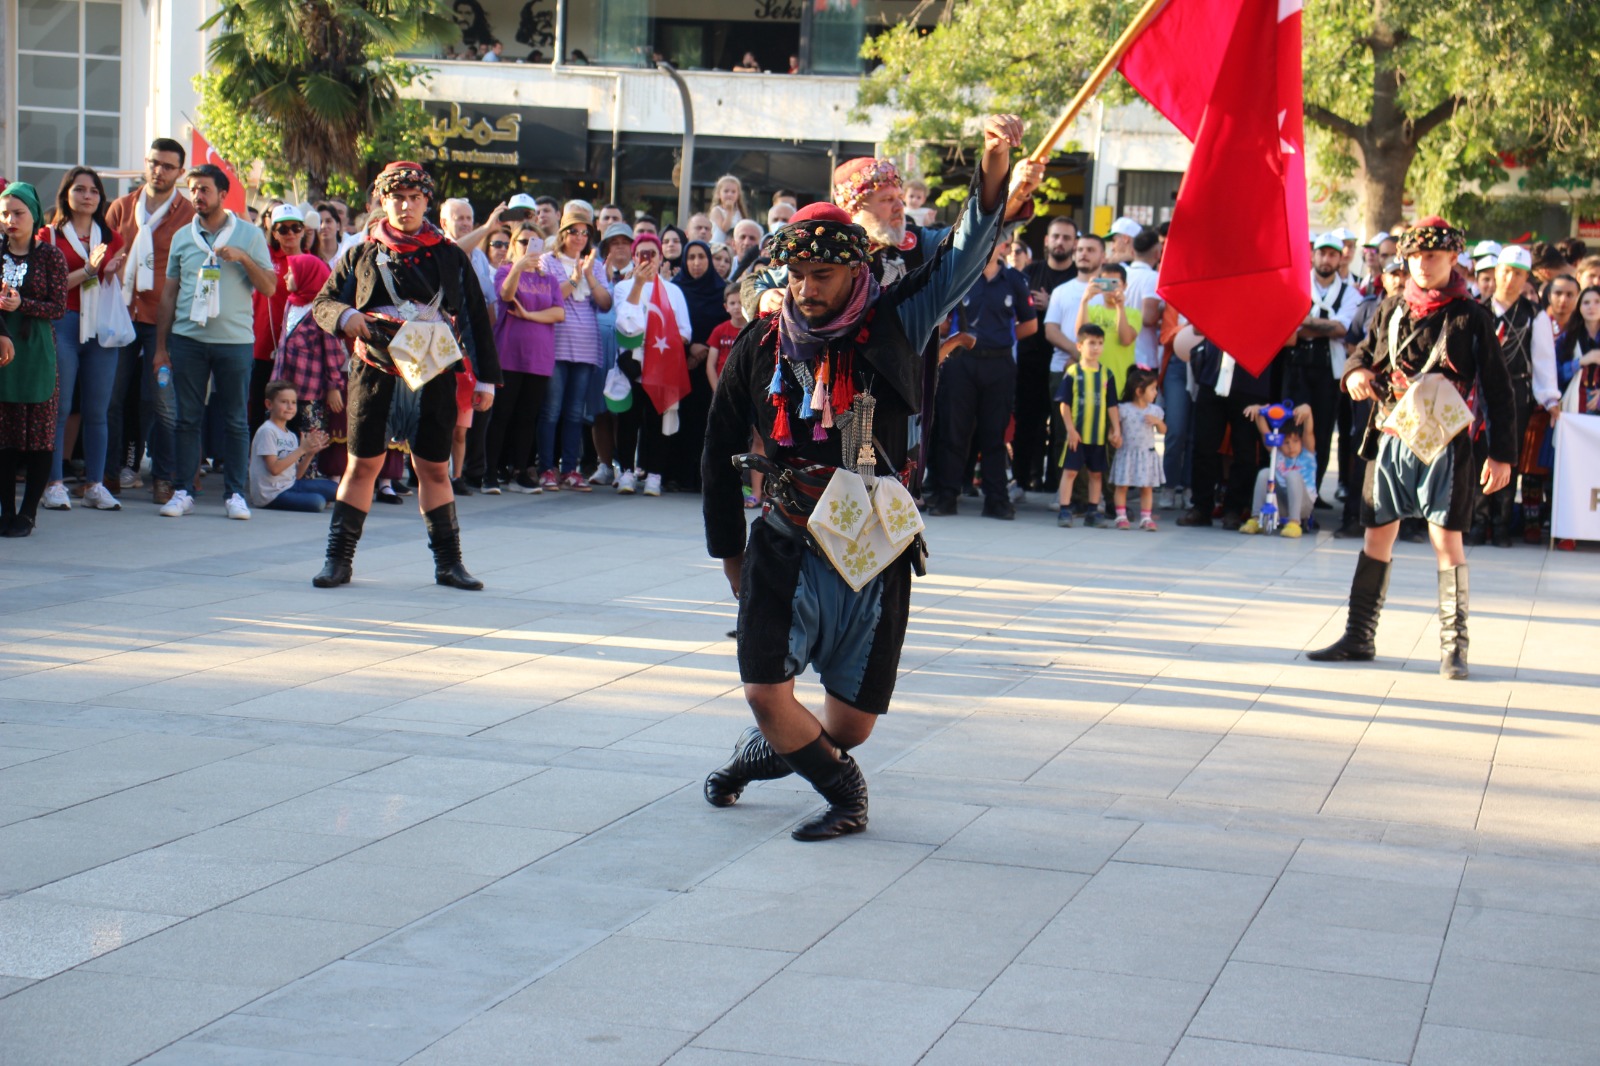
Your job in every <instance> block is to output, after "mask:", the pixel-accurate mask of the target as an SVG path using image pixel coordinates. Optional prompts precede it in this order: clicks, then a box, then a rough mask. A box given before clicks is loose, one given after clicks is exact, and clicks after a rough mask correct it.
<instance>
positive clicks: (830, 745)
mask: <svg viewBox="0 0 1600 1066" xmlns="http://www.w3.org/2000/svg"><path fill="white" fill-rule="evenodd" d="M1021 139H1022V123H1021V122H1020V121H1019V120H1018V119H1016V118H1015V117H1013V116H1010V115H996V116H991V117H990V118H988V119H986V120H985V122H984V152H983V157H982V163H981V165H980V167H979V168H978V171H977V173H976V175H975V176H974V187H973V193H972V195H971V196H970V197H969V198H968V200H967V205H966V209H965V212H964V213H963V216H962V219H961V222H960V224H959V226H958V227H957V228H956V231H955V234H954V237H953V242H952V244H951V247H950V251H949V254H947V255H943V256H941V257H940V259H939V262H938V263H937V264H936V265H934V266H932V267H930V269H928V270H925V271H922V272H919V273H916V274H913V275H912V276H911V277H909V278H906V279H904V280H902V281H901V282H900V283H899V284H898V285H896V286H895V287H894V288H892V289H887V290H885V289H882V288H880V286H879V283H878V281H877V279H876V278H875V277H874V276H873V274H872V271H871V269H870V267H869V266H868V257H869V254H870V245H869V238H868V234H867V231H866V230H864V229H863V228H862V227H861V226H860V225H857V224H856V223H855V222H853V221H852V220H851V218H850V216H849V215H848V214H847V213H846V212H845V211H843V210H842V209H840V208H837V207H834V206H831V205H827V204H813V205H812V206H810V207H807V208H805V209H803V210H801V211H799V212H797V213H796V214H795V215H794V217H793V218H792V219H791V220H790V222H789V225H787V226H785V227H784V228H783V229H781V230H779V231H778V232H777V233H775V234H774V235H773V237H772V238H771V242H770V250H771V255H772V258H773V261H774V262H775V263H777V264H780V265H784V266H787V268H788V289H787V293H786V295H785V298H784V303H783V307H782V309H781V310H780V311H778V312H776V313H774V314H772V315H769V316H766V317H764V318H762V319H761V320H760V321H758V322H756V323H753V324H752V325H751V326H750V327H749V328H747V329H746V330H745V331H744V332H743V333H742V334H741V335H740V337H739V340H738V341H737V342H736V343H735V345H734V348H733V352H732V354H731V355H730V356H729V358H728V362H727V364H726V366H725V367H724V368H723V374H722V378H721V381H720V382H719V383H718V386H717V392H716V396H715V398H714V399H713V401H712V407H711V417H710V421H709V424H708V426H707V431H706V444H705V452H704V456H703V460H702V464H701V477H702V479H703V483H704V500H703V508H704V515H705V526H706V546H707V548H708V550H709V551H710V554H711V555H712V556H713V557H715V558H718V559H721V560H722V566H723V571H724V573H725V574H726V575H727V578H728V583H729V585H730V586H732V588H733V592H734V595H735V596H737V597H738V598H739V629H738V637H739V675H740V678H741V680H743V682H744V690H745V699H746V700H747V701H748V702H749V704H750V708H751V710H752V711H753V712H754V713H755V719H756V727H755V728H753V729H749V730H746V731H745V733H744V734H743V735H741V736H740V737H739V740H738V742H737V743H736V744H735V747H734V757H733V759H732V761H731V762H729V763H728V764H727V765H726V766H724V767H722V768H721V769H719V770H717V771H715V772H714V773H712V774H711V775H710V776H709V777H707V778H706V782H705V795H706V799H707V800H708V801H709V802H711V803H712V804H713V805H715V806H719V807H725V806H729V805H731V804H733V803H734V802H735V801H737V800H738V798H739V795H740V794H741V792H742V791H743V790H744V787H745V785H746V784H748V783H749V782H750V781H752V780H767V779H771V778H777V777H783V776H785V775H786V774H789V773H791V772H793V773H798V774H800V775H801V776H802V777H804V778H805V779H806V780H807V781H809V782H810V783H811V785H812V787H813V788H815V789H816V790H817V791H818V792H819V793H820V794H821V795H822V797H823V799H824V800H826V801H827V803H828V807H827V809H826V810H825V811H823V812H822V813H821V814H819V815H817V816H816V817H814V818H811V819H809V820H808V821H806V822H804V823H803V824H801V825H800V826H799V827H797V828H796V829H795V830H794V832H793V836H794V837H795V839H796V840H826V839H829V838H832V837H836V836H841V835H843V834H846V833H859V832H861V831H862V830H863V829H865V828H866V826H867V785H866V781H865V779H864V778H863V777H862V774H861V768H860V767H859V766H858V765H857V764H856V762H855V760H853V759H852V758H851V757H850V755H849V754H848V752H849V750H850V749H851V748H854V747H857V746H859V745H860V744H861V743H862V742H864V741H865V740H866V739H867V737H868V736H870V735H871V733H872V729H873V726H874V725H875V724H876V722H877V716H878V715H880V714H882V713H884V712H885V711H887V710H888V709H889V701H890V697H891V696H892V695H893V692H894V685H895V680H896V672H897V669H898V666H899V660H900V647H901V644H902V643H903V642H904V640H905V631H906V621H907V617H908V615H909V613H910V600H911V573H912V569H913V567H914V566H920V556H921V553H922V548H921V541H920V536H917V535H916V533H917V531H918V530H919V529H920V527H921V520H920V518H918V517H917V515H916V511H915V508H914V507H913V506H912V505H911V503H910V499H909V497H908V496H907V495H905V492H904V489H903V488H902V487H901V486H902V484H903V482H904V481H905V480H907V479H908V478H909V476H910V472H911V471H910V466H909V464H907V463H906V439H907V438H906V425H907V420H908V419H909V418H910V417H911V415H912V414H914V413H915V412H916V411H917V410H918V408H919V406H920V403H921V399H922V374H923V367H922V356H921V354H920V352H921V350H922V348H923V346H924V345H925V344H926V343H927V341H928V339H929V338H930V337H931V336H932V334H933V332H934V330H935V329H936V328H937V327H938V324H939V322H940V321H941V320H943V319H944V317H945V316H946V315H948V314H949V313H950V310H951V309H952V308H953V307H954V306H955V305H956V303H957V301H959V300H960V299H961V297H962V295H964V294H965V293H966V292H967V290H968V289H970V288H971V287H972V283H973V281H974V280H975V279H976V278H977V276H978V274H979V273H980V272H981V271H982V270H983V267H984V264H985V263H986V262H988V260H989V256H990V253H991V251H992V250H993V248H994V241H995V234H996V230H997V227H998V225H999V222H1000V213H1001V209H1002V207H1003V205H1004V200H1005V194H1006V177H1007V171H1008V162H1009V158H1010V152H1011V149H1012V148H1014V147H1016V146H1017V145H1019V144H1020V143H1021ZM752 414H754V417H755V422H756V429H757V432H758V433H759V434H760V435H761V438H762V441H763V443H764V445H765V453H766V457H761V456H752V455H741V454H740V453H743V452H746V451H748V447H749V443H750V422H751V416H752ZM743 466H750V467H760V468H762V469H764V470H765V472H766V473H767V478H766V481H765V486H764V488H765V493H766V497H767V498H766V500H765V501H764V504H765V506H764V508H763V514H762V520H761V521H759V522H757V523H755V525H754V527H753V528H751V529H749V531H748V543H747V541H746V532H747V530H746V524H745V513H744V505H743V500H742V493H741V491H740V485H741V477H740V474H741V467H743ZM858 475H859V476H858ZM869 479H870V480H869ZM862 486H866V489H867V491H869V492H870V493H871V498H870V499H868V498H867V497H866V496H864V495H863V494H862ZM841 493H848V494H852V495H851V497H850V498H849V499H840V498H838V495H839V494H841ZM830 494H833V495H835V499H834V501H833V502H834V503H835V504H838V506H830V505H829V504H828V503H827V502H826V501H823V502H819V500H822V498H823V497H826V496H829V495H830ZM864 514H865V515H870V516H873V517H876V516H882V518H881V521H879V522H876V523H875V522H874V521H873V517H865V518H863V516H864ZM841 520H842V521H843V525H841ZM825 526H826V530H827V531H824V527H825ZM841 529H853V530H855V533H854V539H851V534H849V533H843V534H840V530H841ZM869 531H870V532H871V535H872V537H873V538H875V539H871V540H869V539H867V534H868V532H869ZM880 534H881V535H880ZM841 536H842V537H843V538H844V539H841ZM891 544H892V545H893V546H892V547H891ZM808 663H809V664H810V665H812V666H814V667H815V668H816V670H817V673H818V674H819V675H820V677H821V679H822V684H823V688H824V690H825V692H826V695H825V697H824V700H823V706H822V708H821V709H820V711H819V712H813V711H812V710H810V709H808V708H806V707H805V706H803V705H802V704H801V703H800V702H799V701H798V700H797V699H796V698H795V693H794V679H795V676H796V675H797V674H798V673H799V672H800V671H801V670H803V669H804V668H805V667H806V666H807V665H808Z"/></svg>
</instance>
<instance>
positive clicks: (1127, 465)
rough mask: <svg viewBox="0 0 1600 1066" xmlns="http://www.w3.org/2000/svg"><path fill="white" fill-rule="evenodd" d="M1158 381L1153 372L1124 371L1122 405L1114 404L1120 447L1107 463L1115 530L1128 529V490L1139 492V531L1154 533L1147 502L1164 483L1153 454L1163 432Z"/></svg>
mask: <svg viewBox="0 0 1600 1066" xmlns="http://www.w3.org/2000/svg"><path fill="white" fill-rule="evenodd" d="M1160 387H1161V385H1160V378H1159V377H1157V375H1156V372H1155V371H1154V370H1149V369H1146V368H1145V367H1141V366H1135V367H1129V368H1128V380H1127V383H1126V384H1124V385H1123V387H1122V402H1121V403H1120V404H1118V405H1117V420H1118V423H1119V424H1120V425H1121V427H1122V447H1121V448H1120V449H1119V450H1118V452H1117V455H1116V458H1114V459H1113V460H1112V461H1111V483H1112V484H1113V485H1115V486H1116V487H1117V489H1116V501H1117V528H1118V529H1129V528H1131V526H1130V524H1129V522H1128V489H1130V488H1137V489H1138V490H1139V528H1140V529H1147V530H1149V531H1150V532H1151V533H1154V532H1155V531H1156V519H1155V514H1154V513H1153V510H1152V507H1151V503H1152V502H1153V500H1154V497H1155V491H1156V489H1158V488H1160V487H1161V486H1162V485H1163V484H1164V483H1165V481H1166V479H1165V477H1164V476H1163V475H1162V469H1161V456H1159V455H1157V454H1156V433H1157V432H1158V431H1159V432H1161V433H1165V432H1166V431H1167V424H1166V422H1165V421H1164V419H1165V418H1166V412H1165V411H1163V410H1162V409H1161V408H1160V407H1158V406H1157V405H1156V402H1155V401H1156V394H1157V392H1158V391H1159V390H1160Z"/></svg>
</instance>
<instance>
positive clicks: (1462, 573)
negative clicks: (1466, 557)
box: [1439, 564, 1467, 681]
mask: <svg viewBox="0 0 1600 1066" xmlns="http://www.w3.org/2000/svg"><path fill="white" fill-rule="evenodd" d="M1439 676H1440V677H1444V678H1449V679H1450V680H1451V681H1465V680H1466V678H1467V568H1466V565H1465V564H1463V565H1461V566H1453V567H1451V568H1450V569H1448V570H1441V571H1439Z"/></svg>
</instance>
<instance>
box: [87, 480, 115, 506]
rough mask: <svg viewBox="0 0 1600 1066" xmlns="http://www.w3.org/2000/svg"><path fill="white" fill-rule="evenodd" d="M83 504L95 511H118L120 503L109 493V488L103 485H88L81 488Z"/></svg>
mask: <svg viewBox="0 0 1600 1066" xmlns="http://www.w3.org/2000/svg"><path fill="white" fill-rule="evenodd" d="M83 505H84V506H85V507H92V508H93V509H94V510H96V511H120V510H122V504H120V503H118V502H117V498H116V497H115V496H113V495H111V490H110V489H108V488H106V487H105V486H104V485H90V486H89V487H88V488H87V489H84V490H83Z"/></svg>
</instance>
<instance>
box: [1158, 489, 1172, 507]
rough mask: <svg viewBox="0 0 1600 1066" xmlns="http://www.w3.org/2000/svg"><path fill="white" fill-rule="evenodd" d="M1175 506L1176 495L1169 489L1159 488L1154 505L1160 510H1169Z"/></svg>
mask: <svg viewBox="0 0 1600 1066" xmlns="http://www.w3.org/2000/svg"><path fill="white" fill-rule="evenodd" d="M1175 506H1176V495H1175V494H1174V493H1173V491H1172V490H1171V489H1161V490H1160V491H1159V492H1157V493H1156V507H1157V508H1158V509H1160V510H1162V511H1170V510H1172V508H1173V507H1175Z"/></svg>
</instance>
